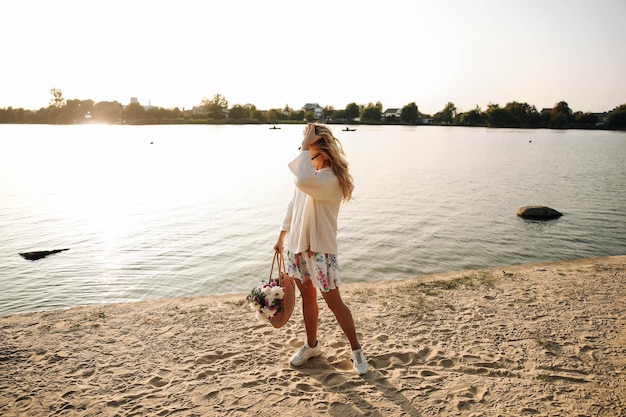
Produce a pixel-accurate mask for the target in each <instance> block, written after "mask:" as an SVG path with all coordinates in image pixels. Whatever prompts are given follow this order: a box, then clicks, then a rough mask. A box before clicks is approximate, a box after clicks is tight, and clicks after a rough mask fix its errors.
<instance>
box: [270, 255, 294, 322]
mask: <svg viewBox="0 0 626 417" xmlns="http://www.w3.org/2000/svg"><path fill="white" fill-rule="evenodd" d="M275 263H277V264H278V277H277V278H272V274H273V273H274V264H275ZM272 279H273V280H274V282H276V283H277V284H278V285H280V286H281V287H282V289H283V291H284V296H283V299H282V300H280V308H279V309H278V312H277V313H276V314H274V316H273V317H272V318H270V319H268V320H269V322H270V323H271V325H272V326H274V328H276V329H279V328H281V327H283V326H284V325H285V323H287V322H288V321H289V318H290V317H291V314H292V313H293V309H294V307H295V305H296V283H295V282H294V281H293V278H292V277H290V276H289V275H287V270H286V269H285V258H284V257H283V254H282V253H279V252H276V253H275V254H274V259H273V260H272V269H271V271H270V281H272Z"/></svg>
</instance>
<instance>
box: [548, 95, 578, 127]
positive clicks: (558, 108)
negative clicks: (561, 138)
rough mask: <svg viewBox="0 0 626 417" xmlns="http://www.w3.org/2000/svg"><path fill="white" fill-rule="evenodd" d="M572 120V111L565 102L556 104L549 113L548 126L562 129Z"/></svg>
mask: <svg viewBox="0 0 626 417" xmlns="http://www.w3.org/2000/svg"><path fill="white" fill-rule="evenodd" d="M572 120H573V116H572V109H570V108H569V105H568V104H567V103H566V102H565V101H560V102H558V103H557V104H556V105H555V106H554V107H553V108H552V110H551V111H550V126H552V127H556V128H558V129H562V128H565V127H567V126H568V125H569V124H570V123H571V122H572Z"/></svg>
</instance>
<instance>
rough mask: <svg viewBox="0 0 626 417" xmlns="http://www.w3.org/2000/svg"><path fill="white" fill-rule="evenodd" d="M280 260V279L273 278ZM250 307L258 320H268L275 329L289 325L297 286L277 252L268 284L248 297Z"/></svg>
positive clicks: (253, 290)
mask: <svg viewBox="0 0 626 417" xmlns="http://www.w3.org/2000/svg"><path fill="white" fill-rule="evenodd" d="M277 260H278V271H279V272H278V278H272V273H273V272H274V264H275V263H276V261H277ZM246 300H247V301H248V305H250V307H251V308H252V309H253V310H255V311H256V317H257V319H258V320H267V321H269V322H270V324H271V325H272V326H274V327H275V328H280V327H283V326H284V325H285V323H287V321H288V320H289V318H290V317H291V314H292V313H293V308H294V306H295V303H296V285H295V282H294V281H293V278H291V277H290V276H289V275H287V272H286V271H285V260H284V259H283V255H282V254H280V253H278V252H276V254H275V255H274V260H273V261H272V270H271V271H270V278H269V280H268V282H264V283H263V285H262V286H261V287H260V288H259V287H255V288H253V289H252V291H251V292H250V295H248V296H247V297H246Z"/></svg>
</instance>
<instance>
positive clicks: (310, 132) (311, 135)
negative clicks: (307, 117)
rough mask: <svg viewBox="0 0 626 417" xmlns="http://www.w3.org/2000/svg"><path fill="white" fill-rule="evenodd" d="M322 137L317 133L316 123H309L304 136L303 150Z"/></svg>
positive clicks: (306, 149)
mask: <svg viewBox="0 0 626 417" xmlns="http://www.w3.org/2000/svg"><path fill="white" fill-rule="evenodd" d="M320 138H321V136H320V135H318V134H316V133H315V123H308V124H307V125H306V129H305V130H304V137H303V138H302V150H303V151H308V150H309V147H310V146H311V144H312V143H315V142H317V141H318V140H319V139H320Z"/></svg>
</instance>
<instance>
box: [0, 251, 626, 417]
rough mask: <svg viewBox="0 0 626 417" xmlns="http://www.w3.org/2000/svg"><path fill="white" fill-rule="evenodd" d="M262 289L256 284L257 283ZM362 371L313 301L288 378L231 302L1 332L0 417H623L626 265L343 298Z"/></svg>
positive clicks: (285, 352)
mask: <svg viewBox="0 0 626 417" xmlns="http://www.w3.org/2000/svg"><path fill="white" fill-rule="evenodd" d="M262 278H263V277H260V278H259V279H260V280H261V279H262ZM342 294H343V296H344V299H345V301H346V303H347V304H348V305H349V306H350V308H351V309H352V312H353V315H354V317H355V321H356V324H357V330H358V332H359V335H360V338H361V342H362V344H363V348H364V350H365V353H366V355H367V358H368V362H369V365H370V371H369V373H368V374H367V375H365V376H362V377H361V376H357V375H355V374H353V372H352V368H351V363H350V359H349V358H350V352H349V345H348V344H347V340H346V339H345V337H344V336H343V333H342V332H341V330H340V329H339V327H338V325H337V324H336V322H335V320H334V318H333V316H332V313H331V312H330V310H329V309H328V308H327V307H326V306H325V305H324V303H323V301H322V300H321V298H320V301H321V303H320V326H319V340H320V342H321V343H322V347H323V354H322V356H320V357H319V358H314V359H311V360H310V361H309V362H308V363H307V364H305V365H304V366H303V367H301V368H293V367H291V366H290V365H289V363H288V362H289V357H290V356H291V354H292V353H293V352H294V351H295V350H296V349H297V348H298V347H299V346H300V345H301V344H302V343H303V338H304V326H303V323H302V314H301V312H300V300H299V299H298V300H297V305H296V311H295V312H294V316H293V317H292V319H291V321H290V322H289V323H288V324H287V325H286V326H285V327H284V328H282V329H274V328H272V327H271V326H270V325H269V324H268V323H263V322H258V321H256V319H255V318H254V312H252V311H251V310H250V309H249V307H248V306H247V305H246V304H245V303H244V301H243V299H244V297H245V294H239V295H228V296H200V297H194V298H181V299H171V300H160V301H148V302H139V303H126V304H115V305H103V306H91V307H80V308H72V309H68V310H56V311H47V312H38V313H29V314H17V315H12V316H7V317H2V318H0V341H1V343H0V415H2V416H56V415H59V416H79V415H80V416H114V415H115V416H169V415H175V416H222V415H224V416H226V415H228V416H252V415H254V416H276V415H287V416H292V415H298V416H317V415H319V416H327V415H331V416H434V415H438V416H457V415H462V416H527V415H532V416H624V415H626V256H613V257H606V258H598V259H582V260H577V261H571V262H556V263H542V264H533V265H517V266H510V267H500V268H492V269H485V270H477V271H460V272H452V273H445V274H437V275H431V276H425V277H418V278H414V279H409V280H403V281H388V282H377V283H359V284H349V285H344V286H343V287H342Z"/></svg>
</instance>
